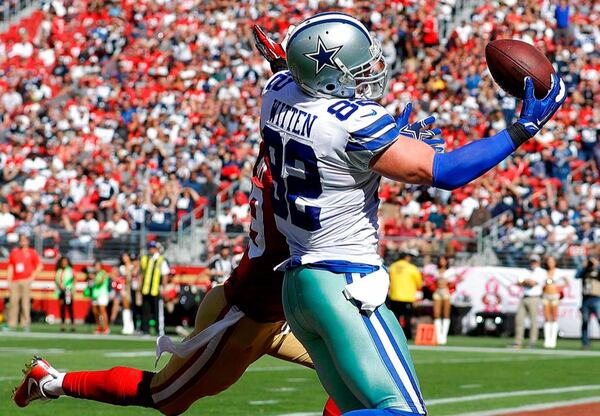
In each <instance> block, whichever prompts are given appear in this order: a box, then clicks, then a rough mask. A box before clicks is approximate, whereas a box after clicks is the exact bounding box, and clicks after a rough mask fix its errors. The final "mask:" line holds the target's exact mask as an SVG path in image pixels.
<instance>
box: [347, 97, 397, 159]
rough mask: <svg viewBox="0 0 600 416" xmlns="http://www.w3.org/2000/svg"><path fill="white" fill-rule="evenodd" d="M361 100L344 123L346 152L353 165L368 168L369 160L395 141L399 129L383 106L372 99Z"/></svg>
mask: <svg viewBox="0 0 600 416" xmlns="http://www.w3.org/2000/svg"><path fill="white" fill-rule="evenodd" d="M361 102H362V103H363V104H362V105H361V106H360V107H359V109H358V110H357V111H355V112H354V113H353V114H352V116H351V117H349V118H348V120H347V122H346V123H345V125H346V126H345V127H346V130H347V131H348V142H347V144H346V153H347V155H348V157H349V159H350V161H351V163H352V164H353V165H354V166H355V167H357V168H359V169H361V170H368V169H369V165H370V163H371V160H372V159H373V158H374V157H375V156H377V155H378V154H379V153H381V152H383V151H384V150H385V149H387V148H388V146H390V145H391V144H392V143H394V142H395V141H396V139H397V138H398V136H399V135H400V130H399V129H398V126H397V125H396V121H395V120H394V117H392V116H391V115H390V114H389V113H388V112H387V110H386V109H385V108H383V107H382V106H380V105H379V104H377V103H375V102H372V101H366V102H365V101H359V103H361Z"/></svg>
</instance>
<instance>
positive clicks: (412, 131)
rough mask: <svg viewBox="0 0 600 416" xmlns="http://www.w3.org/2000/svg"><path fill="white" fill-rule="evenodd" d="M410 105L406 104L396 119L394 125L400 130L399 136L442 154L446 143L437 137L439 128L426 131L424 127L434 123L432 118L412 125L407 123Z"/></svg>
mask: <svg viewBox="0 0 600 416" xmlns="http://www.w3.org/2000/svg"><path fill="white" fill-rule="evenodd" d="M411 111H412V104H411V103H408V104H407V105H406V107H405V108H404V110H403V111H402V113H400V115H399V116H398V117H397V118H396V125H397V126H398V128H399V129H400V134H401V135H402V136H404V137H408V138H410V139H415V140H420V141H422V142H423V143H426V144H427V145H429V146H431V147H432V148H433V150H435V152H436V153H444V150H445V149H446V142H445V141H444V139H443V138H441V137H435V136H439V135H440V134H441V133H442V130H441V129H439V128H434V129H427V128H426V127H425V126H427V125H429V124H432V123H434V122H435V117H434V116H429V117H427V118H424V119H423V120H419V121H416V122H414V123H412V124H409V123H408V119H409V118H410V113H411Z"/></svg>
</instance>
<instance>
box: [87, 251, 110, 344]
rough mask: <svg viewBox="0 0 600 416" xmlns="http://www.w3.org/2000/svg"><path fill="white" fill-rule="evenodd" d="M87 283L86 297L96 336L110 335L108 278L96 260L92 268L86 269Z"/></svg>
mask: <svg viewBox="0 0 600 416" xmlns="http://www.w3.org/2000/svg"><path fill="white" fill-rule="evenodd" d="M86 274H87V281H88V292H87V294H88V296H89V297H90V298H91V299H92V312H93V313H94V320H95V321H96V331H95V333H96V334H102V335H106V334H109V333H110V328H109V327H108V313H107V312H106V307H107V306H108V302H109V300H110V299H109V295H110V276H109V275H108V273H107V272H106V271H105V270H104V269H103V268H102V263H101V262H100V261H98V260H96V261H95V262H94V265H93V266H90V267H87V268H86Z"/></svg>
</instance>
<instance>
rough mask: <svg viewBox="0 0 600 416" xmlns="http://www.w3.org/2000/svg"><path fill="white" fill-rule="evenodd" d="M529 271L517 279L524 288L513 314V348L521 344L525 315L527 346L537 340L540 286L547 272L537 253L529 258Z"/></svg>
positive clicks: (542, 284)
mask: <svg viewBox="0 0 600 416" xmlns="http://www.w3.org/2000/svg"><path fill="white" fill-rule="evenodd" d="M529 264H530V269H529V271H530V273H529V276H528V277H527V278H526V279H519V281H518V285H519V286H521V287H523V288H524V291H523V296H522V298H521V302H520V303H519V308H518V309H517V315H516V316H515V342H514V344H513V346H514V348H517V349H519V348H521V347H522V346H523V338H524V336H525V317H526V316H528V317H529V347H530V348H535V346H536V343H537V340H538V332H539V327H538V309H539V306H540V299H541V297H542V288H543V286H544V284H545V283H546V280H547V278H548V274H547V272H546V270H544V269H542V267H541V264H542V260H541V258H540V256H538V255H537V254H533V255H532V256H531V257H530V258H529Z"/></svg>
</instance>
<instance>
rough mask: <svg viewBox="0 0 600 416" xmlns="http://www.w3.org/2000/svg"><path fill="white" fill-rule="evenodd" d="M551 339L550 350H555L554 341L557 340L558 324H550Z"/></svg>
mask: <svg viewBox="0 0 600 416" xmlns="http://www.w3.org/2000/svg"><path fill="white" fill-rule="evenodd" d="M551 332H552V335H551V337H550V338H551V339H552V345H551V346H552V348H556V340H557V339H558V322H556V321H554V322H552V328H551Z"/></svg>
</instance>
